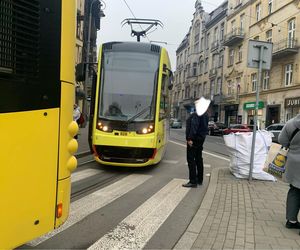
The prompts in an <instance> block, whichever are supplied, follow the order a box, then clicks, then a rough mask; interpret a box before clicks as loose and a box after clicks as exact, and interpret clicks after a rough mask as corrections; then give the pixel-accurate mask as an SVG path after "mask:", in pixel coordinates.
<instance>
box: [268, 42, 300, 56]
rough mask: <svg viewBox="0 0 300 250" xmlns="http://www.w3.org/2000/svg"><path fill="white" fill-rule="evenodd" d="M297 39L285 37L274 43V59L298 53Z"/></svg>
mask: <svg viewBox="0 0 300 250" xmlns="http://www.w3.org/2000/svg"><path fill="white" fill-rule="evenodd" d="M298 48H299V46H298V43H297V39H284V40H281V41H279V42H278V43H274V44H273V54H272V57H273V59H276V58H282V57H286V56H289V55H293V54H297V53H298Z"/></svg>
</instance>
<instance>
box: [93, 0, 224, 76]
mask: <svg viewBox="0 0 300 250" xmlns="http://www.w3.org/2000/svg"><path fill="white" fill-rule="evenodd" d="M103 1H104V3H105V6H104V7H103V8H105V9H104V14H105V17H104V18H102V19H101V30H100V31H99V32H98V44H100V43H103V42H110V41H136V37H131V36H130V33H131V29H130V26H129V25H127V24H126V25H124V26H123V27H122V25H121V22H122V21H123V20H124V19H126V18H134V17H136V18H147V19H158V20H160V21H161V22H162V23H163V25H164V27H163V28H160V27H157V29H156V30H155V31H153V32H152V33H150V34H148V35H147V38H141V41H142V42H149V41H160V42H164V43H167V45H166V44H164V43H159V45H161V46H163V47H165V48H166V49H167V50H168V52H169V55H170V59H171V63H172V68H173V70H175V66H176V65H175V63H176V49H177V47H178V45H179V44H180V43H181V41H182V40H183V38H184V36H185V35H186V33H187V32H188V29H189V27H190V24H191V20H192V18H193V13H194V11H195V7H194V6H195V1H196V0H103ZM201 2H202V6H203V8H204V10H205V11H206V12H211V11H213V10H214V9H215V8H216V7H217V6H219V5H220V4H221V3H222V2H224V0H206V1H201ZM152 30H153V29H152Z"/></svg>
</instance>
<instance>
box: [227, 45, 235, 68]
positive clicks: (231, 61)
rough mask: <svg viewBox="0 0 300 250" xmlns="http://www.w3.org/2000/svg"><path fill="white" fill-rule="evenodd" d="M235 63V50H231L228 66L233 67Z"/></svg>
mask: <svg viewBox="0 0 300 250" xmlns="http://www.w3.org/2000/svg"><path fill="white" fill-rule="evenodd" d="M233 63H234V49H230V50H229V61H228V65H229V66H231V65H233Z"/></svg>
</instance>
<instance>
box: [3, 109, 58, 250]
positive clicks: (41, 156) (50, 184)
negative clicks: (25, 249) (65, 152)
mask: <svg viewBox="0 0 300 250" xmlns="http://www.w3.org/2000/svg"><path fill="white" fill-rule="evenodd" d="M0 121H1V122H0V131H2V133H1V145H2V147H1V157H0V166H1V181H0V197H1V201H2V202H1V206H0V221H1V225H2V226H1V229H0V249H3V248H4V249H5V248H13V247H16V246H18V245H20V244H23V243H25V242H27V241H28V240H31V239H32V238H34V237H37V236H40V235H42V234H44V233H46V232H48V231H49V230H50V229H51V228H53V227H54V220H55V219H54V216H55V214H54V211H55V202H56V191H57V190H56V179H57V168H56V167H54V166H57V161H58V159H57V153H58V133H59V132H58V131H59V127H58V126H59V125H58V124H59V109H58V108H53V109H47V110H38V111H27V112H16V113H6V114H0ZM10 131H15V132H14V133H10Z"/></svg>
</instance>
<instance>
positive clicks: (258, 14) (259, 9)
mask: <svg viewBox="0 0 300 250" xmlns="http://www.w3.org/2000/svg"><path fill="white" fill-rule="evenodd" d="M255 13H256V21H259V20H260V19H261V4H260V3H259V4H257V5H256V6H255Z"/></svg>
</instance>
